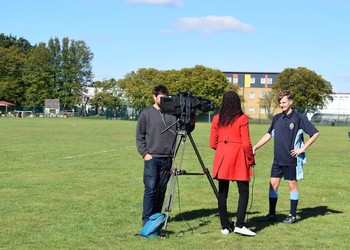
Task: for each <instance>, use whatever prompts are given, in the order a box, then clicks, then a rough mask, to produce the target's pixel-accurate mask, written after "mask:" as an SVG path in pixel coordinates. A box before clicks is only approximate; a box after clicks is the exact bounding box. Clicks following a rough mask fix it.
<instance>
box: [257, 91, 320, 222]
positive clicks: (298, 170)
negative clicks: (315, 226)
mask: <svg viewBox="0 0 350 250" xmlns="http://www.w3.org/2000/svg"><path fill="white" fill-rule="evenodd" d="M278 102H279V105H280V108H281V109H282V113H279V114H277V115H275V116H274V117H273V119H272V123H271V126H270V128H269V130H268V131H267V133H266V134H265V135H264V136H263V137H262V138H261V139H260V141H259V142H258V143H257V144H256V145H255V146H254V147H253V152H254V154H255V152H256V150H258V149H259V148H260V147H262V146H263V145H264V144H265V143H267V142H268V141H269V140H270V139H271V137H274V158H273V163H272V168H271V175H270V189H269V213H268V214H267V215H266V216H265V217H263V218H261V219H260V221H276V220H277V217H276V204H277V199H278V186H279V184H280V181H281V178H282V177H284V179H285V180H288V186H289V193H290V211H289V214H288V216H287V218H286V219H285V220H284V221H283V223H286V224H292V223H295V222H297V218H296V211H297V206H298V201H299V191H298V180H299V179H303V170H302V164H303V162H304V161H305V150H306V149H307V148H308V147H309V146H310V145H311V144H312V143H313V142H314V141H315V140H316V139H317V137H318V136H319V132H318V130H317V129H316V128H315V126H314V125H313V124H312V123H311V122H310V121H309V120H308V119H307V118H306V116H304V115H302V114H300V113H298V112H297V111H295V110H294V109H292V104H293V96H292V93H291V92H290V91H283V92H281V93H280V94H279V95H278ZM303 133H306V134H307V135H308V136H309V139H308V140H307V142H306V143H305V144H304V139H303Z"/></svg>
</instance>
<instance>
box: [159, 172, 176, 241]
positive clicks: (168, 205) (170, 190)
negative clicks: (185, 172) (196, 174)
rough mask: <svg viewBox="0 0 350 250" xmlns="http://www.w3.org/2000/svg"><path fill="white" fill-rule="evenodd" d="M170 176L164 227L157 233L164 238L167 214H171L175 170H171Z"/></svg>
mask: <svg viewBox="0 0 350 250" xmlns="http://www.w3.org/2000/svg"><path fill="white" fill-rule="evenodd" d="M172 171H173V172H172V174H171V177H170V180H169V182H170V185H169V191H168V192H169V193H168V199H167V203H166V205H165V220H164V225H163V227H162V229H161V230H160V232H159V235H160V237H165V236H166V228H167V226H168V220H169V218H170V217H169V212H171V205H172V202H173V196H174V189H175V186H176V180H177V179H176V178H177V176H176V170H172Z"/></svg>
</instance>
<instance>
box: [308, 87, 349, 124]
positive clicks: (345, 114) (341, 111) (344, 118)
mask: <svg viewBox="0 0 350 250" xmlns="http://www.w3.org/2000/svg"><path fill="white" fill-rule="evenodd" d="M331 96H332V98H333V101H328V102H327V104H326V106H325V107H324V108H323V109H321V110H319V111H318V112H316V113H315V114H311V115H310V119H311V121H312V122H315V123H322V124H331V125H332V126H334V125H348V124H350V93H338V94H332V95H331Z"/></svg>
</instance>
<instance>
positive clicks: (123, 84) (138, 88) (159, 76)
mask: <svg viewBox="0 0 350 250" xmlns="http://www.w3.org/2000/svg"><path fill="white" fill-rule="evenodd" d="M158 84H163V85H165V86H167V87H168V89H169V91H170V94H176V92H177V91H180V92H189V91H191V92H192V93H193V95H194V96H198V97H199V96H201V97H205V98H207V99H210V100H212V101H213V102H214V103H215V104H216V105H219V104H220V102H221V98H222V94H223V93H224V92H226V91H228V90H233V89H235V88H234V87H233V86H232V85H229V83H228V81H227V78H226V76H225V75H224V74H223V73H222V72H221V71H219V70H214V69H210V68H206V67H204V66H200V65H198V66H195V67H194V68H184V69H181V70H164V71H158V70H156V69H153V68H150V69H145V68H141V69H139V70H138V71H137V72H134V71H132V72H131V73H128V74H127V75H126V76H125V78H124V79H121V80H119V81H118V85H119V86H120V88H122V89H123V90H124V92H125V95H126V97H127V98H128V99H129V100H130V105H131V106H132V107H135V108H138V109H142V108H144V107H146V106H148V105H150V104H152V103H153V98H152V95H151V93H152V88H153V87H154V86H156V85H158Z"/></svg>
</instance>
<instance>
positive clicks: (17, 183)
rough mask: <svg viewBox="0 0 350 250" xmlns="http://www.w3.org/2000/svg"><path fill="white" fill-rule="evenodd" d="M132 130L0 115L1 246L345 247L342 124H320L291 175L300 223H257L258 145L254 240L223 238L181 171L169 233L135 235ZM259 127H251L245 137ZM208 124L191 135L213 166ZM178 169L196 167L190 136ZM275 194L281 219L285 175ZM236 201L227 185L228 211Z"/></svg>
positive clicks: (213, 209) (201, 182)
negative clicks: (299, 171)
mask: <svg viewBox="0 0 350 250" xmlns="http://www.w3.org/2000/svg"><path fill="white" fill-rule="evenodd" d="M135 127H136V122H132V121H111V120H89V119H76V118H67V119H46V118H34V119H16V118H0V128H1V133H0V142H1V153H0V201H1V202H0V211H1V212H0V222H1V227H0V249H223V248H230V249H281V248H282V249H306V248H308V249H328V248H331V249H348V247H349V245H350V240H349V239H350V237H349V235H348V232H349V231H350V226H349V224H350V216H349V214H350V198H349V195H348V192H349V189H350V184H349V177H350V170H349V165H348V164H349V147H350V142H349V138H348V135H347V132H348V131H350V128H349V127H325V126H320V127H318V128H319V130H320V133H321V135H320V137H319V139H318V140H317V141H316V142H315V143H314V145H312V146H311V147H310V148H309V150H308V151H307V160H308V163H307V164H306V165H305V167H304V176H305V180H303V181H300V182H299V187H300V201H299V207H298V218H299V223H297V224H293V225H284V224H283V223H277V224H269V223H259V222H257V218H258V217H260V216H262V215H265V214H266V212H267V210H268V199H267V189H268V181H269V172H270V165H271V159H272V147H273V143H272V141H271V142H269V144H267V145H266V146H264V147H263V148H261V149H260V150H259V151H258V154H257V156H256V163H257V165H256V167H255V179H254V182H252V184H254V185H251V188H252V189H251V190H252V193H251V200H250V203H249V213H248V220H247V226H248V227H249V228H251V229H253V230H255V231H256V232H257V236H256V237H254V238H249V237H242V236H239V235H235V234H230V235H228V236H222V235H221V234H220V222H219V218H218V213H217V204H216V198H215V196H214V193H213V190H212V189H211V187H210V184H209V182H208V180H207V178H206V176H198V175H181V176H179V177H178V186H177V187H176V190H175V197H174V200H173V203H172V211H171V212H170V216H171V219H170V221H169V225H168V227H167V230H168V234H167V237H166V238H165V239H160V238H156V239H150V240H147V239H143V238H141V237H139V236H135V234H137V233H138V232H139V230H140V227H141V218H140V217H141V210H142V195H143V184H142V172H143V162H142V159H141V157H140V156H139V155H138V153H137V151H136V147H135ZM267 128H268V125H255V124H254V125H253V124H252V125H251V126H250V131H251V137H252V141H253V144H254V143H256V142H257V141H258V140H259V139H260V137H261V136H262V135H263V134H264V133H265V132H266V130H267ZM209 131H210V124H208V123H197V125H196V129H195V131H194V132H193V138H194V140H195V143H196V146H197V148H198V150H199V152H200V154H201V157H202V159H203V161H204V163H205V165H206V167H208V168H209V169H210V170H211V163H212V159H213V155H214V151H213V150H211V149H210V148H209V142H208V140H209ZM180 155H181V154H178V157H177V160H179V158H180ZM182 169H184V170H186V171H187V172H190V173H194V172H196V173H200V172H202V168H201V166H200V164H199V162H198V159H197V157H196V155H195V154H194V151H193V148H192V146H191V143H190V141H189V140H188V142H187V143H186V148H185V154H184V156H183V164H182ZM215 183H216V182H215ZM279 194H280V199H279V201H278V205H277V210H278V217H279V219H280V220H283V219H284V217H285V216H286V215H287V213H288V211H289V192H288V188H287V183H286V182H285V181H282V182H281V187H280V191H279ZM236 206H237V187H236V185H235V183H232V184H231V189H230V194H229V203H228V209H229V211H230V215H231V216H232V217H233V218H234V216H235V212H236Z"/></svg>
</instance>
